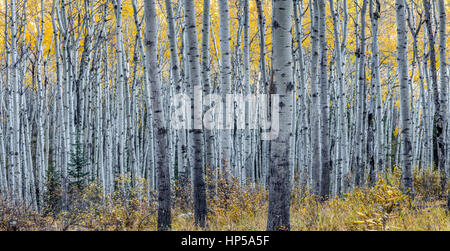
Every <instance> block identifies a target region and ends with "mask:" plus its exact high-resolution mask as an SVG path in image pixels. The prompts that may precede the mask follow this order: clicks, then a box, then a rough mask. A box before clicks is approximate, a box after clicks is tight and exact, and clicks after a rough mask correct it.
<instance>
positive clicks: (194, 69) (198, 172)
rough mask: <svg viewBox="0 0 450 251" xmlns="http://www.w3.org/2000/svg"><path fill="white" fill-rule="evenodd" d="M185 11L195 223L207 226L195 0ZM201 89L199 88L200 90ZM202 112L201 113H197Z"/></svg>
mask: <svg viewBox="0 0 450 251" xmlns="http://www.w3.org/2000/svg"><path fill="white" fill-rule="evenodd" d="M184 3H185V5H184V12H185V21H186V27H187V42H188V45H187V47H188V48H189V50H188V59H189V73H190V78H189V80H190V87H191V88H192V89H193V90H192V94H193V95H192V97H193V102H192V104H193V105H194V106H195V107H193V108H194V109H193V111H194V112H192V116H193V117H192V119H193V120H194V129H192V130H190V131H189V137H190V138H189V140H190V143H191V144H192V145H193V151H194V154H193V156H194V159H193V163H192V169H193V170H192V180H193V186H194V216H195V224H196V225H198V226H200V227H205V226H206V216H207V208H206V187H205V181H204V173H203V129H201V128H202V127H203V125H196V121H200V123H201V121H202V118H201V117H200V118H198V117H196V116H198V115H200V116H201V115H202V114H201V113H202V108H201V107H202V104H203V103H202V98H203V95H202V94H203V92H202V88H201V85H200V87H199V85H196V84H198V83H201V74H200V58H199V51H198V40H197V39H198V37H197V30H196V25H195V16H196V15H195V6H194V0H185V1H184ZM198 89H199V90H198ZM197 113H200V114H197Z"/></svg>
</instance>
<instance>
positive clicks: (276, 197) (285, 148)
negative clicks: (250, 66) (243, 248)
mask: <svg viewBox="0 0 450 251" xmlns="http://www.w3.org/2000/svg"><path fill="white" fill-rule="evenodd" d="M291 12H292V3H291V2H290V1H285V0H274V1H273V17H272V22H273V27H272V29H273V31H272V32H273V54H272V62H273V65H272V67H273V74H274V75H273V83H272V85H273V87H272V88H271V89H272V92H271V94H278V95H280V100H279V103H274V102H272V105H275V106H277V105H278V106H279V120H280V121H279V127H278V129H279V134H278V137H277V138H275V139H274V140H271V141H270V162H271V165H270V179H269V212H268V219H267V230H269V231H275V230H289V229H290V217H289V207H290V194H291V193H290V192H291V185H290V184H289V183H290V177H289V176H290V157H289V156H290V155H289V151H290V149H289V146H290V137H291V133H292V132H291V130H292V118H291V116H292V110H293V102H292V93H293V92H294V91H295V90H294V89H295V86H294V84H293V83H292V67H291V64H292V51H291V39H292V38H291V32H290V29H291ZM273 118H274V114H272V119H273ZM274 126H276V125H274V123H272V129H274V128H273V127H274Z"/></svg>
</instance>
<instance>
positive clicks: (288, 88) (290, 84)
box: [286, 82, 294, 92]
mask: <svg viewBox="0 0 450 251" xmlns="http://www.w3.org/2000/svg"><path fill="white" fill-rule="evenodd" d="M286 90H287V91H288V92H290V91H293V90H294V85H293V84H292V82H289V83H288V84H287V87H286Z"/></svg>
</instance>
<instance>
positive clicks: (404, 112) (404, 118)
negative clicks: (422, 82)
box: [395, 0, 414, 198]
mask: <svg viewBox="0 0 450 251" xmlns="http://www.w3.org/2000/svg"><path fill="white" fill-rule="evenodd" d="M395 9H396V13H397V53H398V59H397V60H398V71H399V83H400V120H401V139H402V142H401V144H402V161H401V163H402V164H401V168H402V170H403V174H402V175H403V191H404V193H405V194H408V195H410V196H411V197H412V198H414V187H413V180H412V163H411V162H412V161H411V152H412V145H411V132H410V114H409V99H410V93H409V87H408V37H407V35H408V33H407V31H406V6H405V1H404V0H396V1H395Z"/></svg>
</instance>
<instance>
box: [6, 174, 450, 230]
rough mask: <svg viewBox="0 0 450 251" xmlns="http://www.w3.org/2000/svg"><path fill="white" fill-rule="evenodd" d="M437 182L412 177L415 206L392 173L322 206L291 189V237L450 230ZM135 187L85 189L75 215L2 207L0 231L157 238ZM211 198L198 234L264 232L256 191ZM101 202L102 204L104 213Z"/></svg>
mask: <svg viewBox="0 0 450 251" xmlns="http://www.w3.org/2000/svg"><path fill="white" fill-rule="evenodd" d="M436 175H438V174H436V173H433V172H429V173H421V172H415V185H416V187H417V189H416V193H417V196H416V198H417V199H416V201H414V202H412V201H411V200H410V199H409V198H408V197H407V196H405V195H403V194H402V192H401V187H400V185H399V184H400V182H399V180H400V174H399V172H393V173H392V174H391V175H388V177H385V179H380V180H379V181H378V182H377V184H376V186H375V187H373V188H360V189H355V190H354V191H353V192H351V193H348V194H345V196H342V198H333V199H330V200H328V201H326V202H321V201H320V200H317V199H316V198H315V197H314V196H313V195H310V194H309V193H308V192H307V191H306V192H305V191H300V190H299V189H295V190H294V191H293V196H292V200H291V229H292V230H312V231H316V230H325V231H335V230H344V231H347V230H381V231H386V230H387V231H388V230H450V216H449V215H448V210H447V209H446V208H445V207H442V206H441V205H443V204H445V201H441V200H439V199H438V197H436V196H434V195H436V194H438V192H436V191H434V190H433V189H435V190H438V188H439V187H440V185H439V184H435V183H437V182H439V180H440V179H439V178H436V177H435V176H436ZM430 177H431V178H430ZM425 181H426V182H425ZM428 181H429V182H428ZM138 187H141V188H139V189H138V188H135V189H127V190H126V194H124V193H123V192H116V193H114V194H112V195H109V196H107V198H103V197H102V196H101V191H100V189H99V188H98V187H97V186H95V185H91V186H90V187H88V188H87V189H86V190H85V191H84V192H83V196H82V197H81V199H80V202H79V203H78V204H77V206H76V207H75V206H74V208H72V209H71V210H69V211H68V212H61V213H58V214H56V215H53V216H52V215H42V214H39V213H35V212H32V211H31V210H28V209H27V208H25V207H17V206H14V207H13V206H11V205H10V204H8V203H6V202H3V203H2V204H1V205H0V209H1V210H0V230H109V231H115V230H156V211H157V204H156V201H155V196H154V194H150V197H148V195H147V194H144V192H143V191H145V190H144V189H143V188H144V187H145V186H138ZM425 187H426V189H425ZM179 190H180V189H179ZM214 191H215V195H214V196H213V195H211V194H208V207H209V214H208V226H207V228H206V229H203V230H250V231H252V230H264V229H265V227H266V218H267V197H268V196H267V191H265V190H264V189H262V188H261V187H259V186H255V185H250V186H240V185H239V183H238V182H237V180H233V179H232V180H230V181H228V182H227V181H226V180H225V179H220V180H219V181H218V185H217V188H216V189H214ZM300 194H303V195H302V196H301V197H300V196H299V195H300ZM189 197H190V196H188V195H184V197H183V198H189ZM103 201H107V203H106V205H105V203H103ZM174 201H176V203H175V206H174V208H173V210H172V216H173V219H172V230H201V229H198V228H196V227H195V226H194V224H193V222H194V219H193V214H192V212H191V211H190V208H191V206H192V202H191V201H189V199H188V200H187V201H183V203H181V202H180V201H179V200H174Z"/></svg>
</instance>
